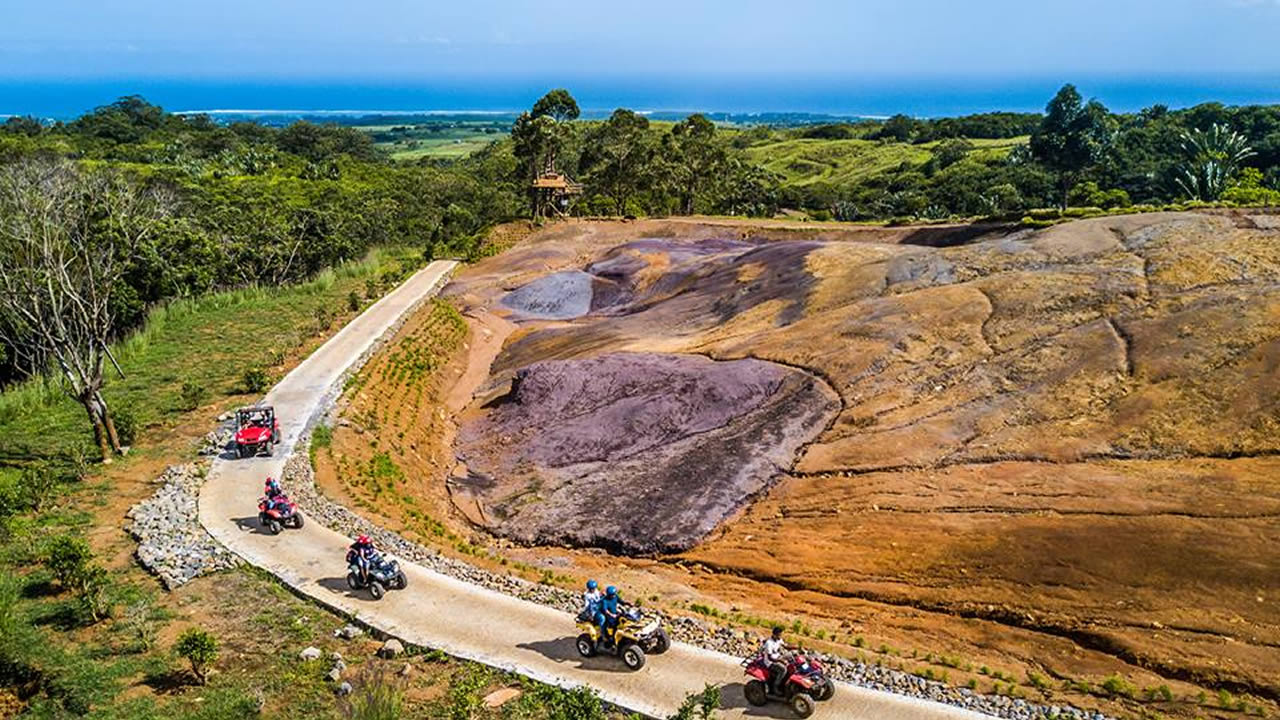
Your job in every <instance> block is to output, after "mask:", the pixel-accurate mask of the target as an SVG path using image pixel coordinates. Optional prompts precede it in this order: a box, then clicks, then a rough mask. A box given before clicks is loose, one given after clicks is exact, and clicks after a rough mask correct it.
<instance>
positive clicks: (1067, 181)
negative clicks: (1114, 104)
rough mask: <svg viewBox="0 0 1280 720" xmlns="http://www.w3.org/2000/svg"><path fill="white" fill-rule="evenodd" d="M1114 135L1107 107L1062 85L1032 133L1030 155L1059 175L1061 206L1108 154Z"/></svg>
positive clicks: (1064, 206) (1070, 86) (1065, 203)
mask: <svg viewBox="0 0 1280 720" xmlns="http://www.w3.org/2000/svg"><path fill="white" fill-rule="evenodd" d="M1111 138H1112V123H1111V119H1110V117H1109V113H1108V112H1107V108H1106V107H1104V106H1103V105H1102V103H1100V102H1098V101H1097V100H1090V101H1089V102H1088V104H1085V103H1084V102H1083V100H1082V99H1081V97H1080V92H1079V91H1078V90H1076V88H1075V86H1074V85H1069V84H1068V85H1063V86H1062V89H1061V90H1059V91H1058V94H1057V95H1055V96H1054V97H1053V99H1052V100H1050V101H1049V104H1048V105H1047V106H1045V116H1044V119H1043V120H1041V121H1040V127H1039V128H1037V129H1036V131H1035V132H1034V133H1033V134H1032V135H1031V154H1032V156H1034V157H1035V159H1036V160H1038V161H1040V163H1041V164H1043V165H1044V166H1045V167H1047V168H1049V169H1050V170H1051V171H1053V172H1054V173H1055V174H1056V175H1057V178H1058V192H1059V198H1061V206H1062V209H1064V210H1065V209H1066V207H1067V198H1068V196H1069V195H1070V194H1071V188H1072V187H1074V186H1075V184H1076V183H1077V182H1079V180H1080V176H1081V175H1082V174H1083V173H1085V172H1086V171H1088V170H1089V169H1090V168H1092V167H1093V166H1095V165H1097V164H1098V163H1099V162H1101V160H1102V159H1103V157H1104V156H1105V155H1106V153H1107V150H1108V148H1109V147H1110V145H1111Z"/></svg>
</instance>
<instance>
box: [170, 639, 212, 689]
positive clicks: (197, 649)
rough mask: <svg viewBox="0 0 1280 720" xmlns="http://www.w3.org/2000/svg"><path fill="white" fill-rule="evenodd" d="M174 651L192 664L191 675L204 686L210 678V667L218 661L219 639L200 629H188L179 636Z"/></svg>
mask: <svg viewBox="0 0 1280 720" xmlns="http://www.w3.org/2000/svg"><path fill="white" fill-rule="evenodd" d="M173 650H174V652H175V653H177V655H178V657H180V658H183V659H184V660H186V661H187V662H188V663H190V664H191V674H193V675H195V677H196V680H197V681H198V682H199V683H200V684H201V685H203V684H204V683H205V680H206V678H207V677H208V671H209V666H210V665H212V664H213V663H214V662H216V661H217V659H218V641H217V639H216V638H214V637H213V635H211V634H209V633H208V632H206V631H204V630H201V629H200V628H187V629H186V630H184V631H183V632H182V634H181V635H179V636H178V642H177V644H176V645H174V647H173Z"/></svg>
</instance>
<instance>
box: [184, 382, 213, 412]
mask: <svg viewBox="0 0 1280 720" xmlns="http://www.w3.org/2000/svg"><path fill="white" fill-rule="evenodd" d="M208 396H209V391H208V390H206V389H205V387H204V385H201V384H200V383H198V382H195V381H194V380H188V381H186V382H184V383H182V393H181V395H180V397H179V399H180V404H179V405H178V409H179V410H185V411H191V410H195V409H196V408H198V407H200V406H201V405H202V404H204V401H205V398H207V397H208Z"/></svg>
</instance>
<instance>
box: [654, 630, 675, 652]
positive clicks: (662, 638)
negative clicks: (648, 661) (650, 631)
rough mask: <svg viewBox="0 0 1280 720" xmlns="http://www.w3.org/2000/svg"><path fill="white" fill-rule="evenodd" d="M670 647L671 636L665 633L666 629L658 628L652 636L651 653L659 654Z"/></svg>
mask: <svg viewBox="0 0 1280 720" xmlns="http://www.w3.org/2000/svg"><path fill="white" fill-rule="evenodd" d="M670 649H671V637H670V636H669V635H667V631H666V630H663V629H662V628H658V632H656V633H654V636H653V654H654V655H661V654H662V653H664V652H666V651H668V650H670Z"/></svg>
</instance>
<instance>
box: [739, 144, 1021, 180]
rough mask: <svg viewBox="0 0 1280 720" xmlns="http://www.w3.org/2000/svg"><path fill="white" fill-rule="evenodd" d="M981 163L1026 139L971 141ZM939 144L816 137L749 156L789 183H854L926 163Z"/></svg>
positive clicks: (756, 148) (758, 147)
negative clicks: (905, 165) (822, 138)
mask: <svg viewBox="0 0 1280 720" xmlns="http://www.w3.org/2000/svg"><path fill="white" fill-rule="evenodd" d="M969 142H970V143H971V144H972V145H973V146H974V150H973V151H972V154H973V156H974V158H975V159H985V158H987V157H992V156H1002V155H1007V154H1008V153H1009V151H1010V150H1012V149H1013V148H1014V147H1015V146H1017V145H1021V144H1024V143H1026V142H1027V138H1026V137H1017V138H1009V139H1006V140H970V141H969ZM937 146H938V143H937V142H931V143H923V144H920V145H914V144H910V143H889V142H882V141H878V140H862V139H848V140H819V139H812V138H798V139H780V140H768V141H765V142H761V143H759V144H755V145H751V146H750V147H748V148H747V149H746V153H747V156H748V157H749V158H750V159H751V160H752V161H753V162H755V163H757V164H759V165H761V166H763V167H764V168H765V169H767V170H769V171H770V172H773V173H776V174H778V175H779V176H781V177H782V178H783V182H784V183H785V184H788V185H797V186H804V185H809V184H812V183H816V182H825V183H830V184H833V185H844V184H853V183H857V182H859V181H861V180H864V179H866V178H869V177H871V176H873V175H878V174H881V173H884V172H888V171H890V170H893V169H894V168H896V167H898V166H899V165H901V164H903V163H912V164H915V165H920V164H923V163H925V162H927V161H928V160H929V158H930V157H932V156H933V150H934V149H935V148H937Z"/></svg>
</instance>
